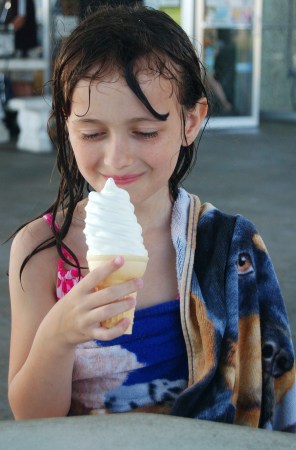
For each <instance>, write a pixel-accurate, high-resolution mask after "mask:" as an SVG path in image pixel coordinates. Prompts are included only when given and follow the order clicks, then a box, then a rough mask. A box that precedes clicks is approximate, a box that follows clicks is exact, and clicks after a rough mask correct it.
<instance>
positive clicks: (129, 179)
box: [103, 173, 143, 186]
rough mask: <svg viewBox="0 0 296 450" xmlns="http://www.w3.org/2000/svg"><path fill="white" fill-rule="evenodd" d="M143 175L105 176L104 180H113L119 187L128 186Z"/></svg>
mask: <svg viewBox="0 0 296 450" xmlns="http://www.w3.org/2000/svg"><path fill="white" fill-rule="evenodd" d="M142 175H143V174H142V173H139V174H135V175H123V176H116V175H103V176H104V178H106V179H108V178H113V180H114V182H115V184H117V185H122V186H123V185H126V184H130V183H133V182H134V181H137V180H138V179H139V178H140V177H141V176H142Z"/></svg>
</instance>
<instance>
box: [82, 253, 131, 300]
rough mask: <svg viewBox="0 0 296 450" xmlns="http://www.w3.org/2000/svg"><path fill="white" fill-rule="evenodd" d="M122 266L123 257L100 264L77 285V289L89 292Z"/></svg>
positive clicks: (116, 257)
mask: <svg viewBox="0 0 296 450" xmlns="http://www.w3.org/2000/svg"><path fill="white" fill-rule="evenodd" d="M123 264H124V258H123V256H115V257H114V258H113V259H111V260H110V261H104V262H102V265H101V266H100V267H97V268H96V269H94V270H92V271H91V272H89V273H88V274H87V275H86V276H85V277H84V278H83V279H82V280H80V282H79V283H78V284H77V288H78V287H79V288H80V289H84V290H87V291H89V292H91V291H92V290H94V289H95V287H96V286H97V285H99V284H100V283H101V282H102V281H103V280H105V279H106V278H107V277H108V276H109V275H111V274H112V273H113V272H115V271H116V270H118V269H119V268H120V267H121V266H123Z"/></svg>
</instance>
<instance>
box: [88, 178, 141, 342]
mask: <svg viewBox="0 0 296 450" xmlns="http://www.w3.org/2000/svg"><path fill="white" fill-rule="evenodd" d="M85 210H86V218H85V228H84V234H85V237H86V244H87V248H88V250H87V261H88V266H89V270H94V269H95V268H96V267H100V266H102V265H103V264H106V261H108V260H110V259H111V258H113V257H114V256H116V255H120V256H124V259H125V262H124V265H123V266H122V267H120V268H119V269H118V270H116V271H115V272H113V273H112V274H111V275H110V276H109V277H108V278H106V279H105V280H103V281H102V282H101V283H100V284H99V285H98V286H97V287H96V290H101V289H104V288H105V287H107V286H111V285H114V284H119V283H123V282H124V281H126V280H130V279H132V278H140V277H142V276H143V275H144V272H145V270H146V266H147V262H148V252H147V250H146V248H145V246H144V243H143V237H142V228H141V226H140V225H139V223H138V222H137V218H136V216H135V213H134V206H133V205H132V203H131V201H130V197H129V194H128V192H127V191H125V190H124V189H121V188H119V187H117V186H116V184H115V183H114V180H113V179H112V178H109V179H108V180H107V182H106V184H105V186H104V188H103V189H102V191H101V192H90V193H89V196H88V203H87V205H86V207H85ZM133 295H134V296H135V297H136V293H133ZM134 311H135V309H134V308H133V309H131V310H129V311H126V312H124V313H122V314H119V315H118V316H115V317H112V318H111V319H108V320H106V321H105V322H102V325H103V326H105V327H106V328H111V327H112V326H114V325H115V324H116V323H118V322H119V321H120V320H121V319H123V318H124V317H129V318H130V319H131V323H130V326H129V328H128V329H127V330H126V331H125V334H131V332H132V326H133V319H134Z"/></svg>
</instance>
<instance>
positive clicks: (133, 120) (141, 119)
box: [73, 117, 162, 125]
mask: <svg viewBox="0 0 296 450" xmlns="http://www.w3.org/2000/svg"><path fill="white" fill-rule="evenodd" d="M73 122H74V123H91V124H94V125H100V124H104V122H103V121H102V120H100V119H95V118H91V117H77V118H76V119H73ZM127 122H128V123H136V122H137V123H138V122H162V121H161V120H159V119H156V118H155V117H132V118H131V119H128V120H127Z"/></svg>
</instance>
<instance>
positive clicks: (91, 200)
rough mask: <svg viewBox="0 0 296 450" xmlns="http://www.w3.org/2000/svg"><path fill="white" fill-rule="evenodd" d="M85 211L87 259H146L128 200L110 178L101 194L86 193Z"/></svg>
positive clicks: (131, 205)
mask: <svg viewBox="0 0 296 450" xmlns="http://www.w3.org/2000/svg"><path fill="white" fill-rule="evenodd" d="M85 210H86V219H85V229H84V234H85V236H86V244H87V247H88V252H87V256H89V255H138V256H148V253H147V250H146V248H145V247H144V244H143V238H142V228H141V226H140V225H139V223H138V222H137V218H136V216H135V214H134V206H133V204H132V203H131V201H130V196H129V194H128V192H127V191H125V190H124V189H121V188H119V187H117V186H116V184H115V183H114V180H113V179H112V178H108V180H107V181H106V184H105V186H104V188H103V189H102V191H101V192H90V193H89V196H88V203H87V205H86V207H85Z"/></svg>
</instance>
